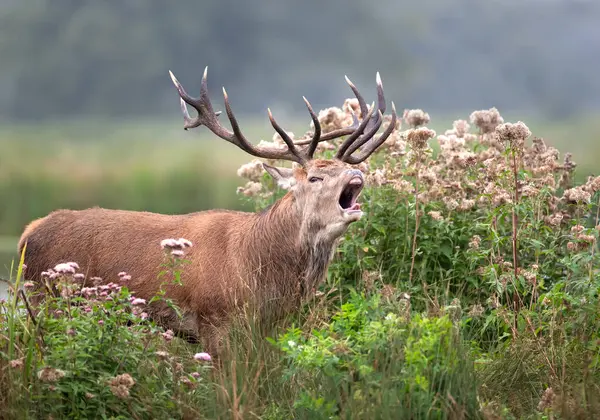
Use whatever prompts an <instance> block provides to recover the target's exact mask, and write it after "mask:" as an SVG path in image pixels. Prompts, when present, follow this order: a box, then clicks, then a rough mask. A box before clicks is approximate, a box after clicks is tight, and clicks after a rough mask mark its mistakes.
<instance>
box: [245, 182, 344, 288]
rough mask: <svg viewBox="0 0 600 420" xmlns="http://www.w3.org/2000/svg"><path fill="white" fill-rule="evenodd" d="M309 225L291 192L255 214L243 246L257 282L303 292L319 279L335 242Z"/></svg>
mask: <svg viewBox="0 0 600 420" xmlns="http://www.w3.org/2000/svg"><path fill="white" fill-rule="evenodd" d="M309 225H310V221H308V220H305V219H304V216H303V214H302V213H301V210H300V209H298V208H297V206H296V199H295V198H294V196H293V194H292V193H291V192H290V193H287V194H286V195H285V196H284V197H283V198H281V199H280V200H278V201H277V202H276V203H275V204H274V205H273V206H271V207H270V208H269V209H267V210H265V211H263V212H261V213H258V214H256V216H255V220H254V223H253V225H252V233H251V234H250V235H249V236H248V243H247V244H246V247H247V248H246V249H248V251H249V258H250V259H251V262H252V265H253V266H254V267H255V269H256V271H255V272H259V273H260V275H259V277H260V279H261V280H260V281H261V283H262V282H265V283H272V282H275V283H277V284H278V285H279V287H281V286H283V285H282V283H283V282H285V283H287V284H289V288H285V289H286V294H289V293H294V292H300V293H301V294H302V295H306V294H309V293H310V292H311V291H312V289H313V288H315V287H316V286H317V285H318V283H319V282H320V281H321V280H322V279H323V277H324V275H325V272H326V270H327V267H328V265H329V260H330V257H331V255H332V251H333V246H334V242H335V241H331V240H327V239H326V238H325V236H324V235H323V234H322V232H318V231H315V230H316V229H315V228H314V227H313V228H312V229H311V226H309ZM265 283H263V284H265ZM265 285H267V284H265ZM293 289H296V290H293Z"/></svg>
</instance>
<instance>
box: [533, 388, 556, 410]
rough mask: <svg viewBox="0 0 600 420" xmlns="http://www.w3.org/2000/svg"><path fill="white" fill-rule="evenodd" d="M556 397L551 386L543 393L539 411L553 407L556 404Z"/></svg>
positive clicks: (538, 407)
mask: <svg viewBox="0 0 600 420" xmlns="http://www.w3.org/2000/svg"><path fill="white" fill-rule="evenodd" d="M555 398H556V394H555V393H554V390H553V389H552V388H551V387H548V388H546V390H545V391H544V393H543V394H542V398H541V399H540V402H539V403H538V406H537V409H538V410H539V411H545V410H546V409H547V408H551V407H552V405H553V404H554V400H555Z"/></svg>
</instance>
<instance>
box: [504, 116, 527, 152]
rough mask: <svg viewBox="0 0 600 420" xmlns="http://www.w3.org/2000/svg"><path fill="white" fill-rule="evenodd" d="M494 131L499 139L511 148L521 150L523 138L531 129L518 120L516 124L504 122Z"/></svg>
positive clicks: (524, 138) (525, 137)
mask: <svg viewBox="0 0 600 420" xmlns="http://www.w3.org/2000/svg"><path fill="white" fill-rule="evenodd" d="M496 133H497V134H498V137H499V138H500V140H501V141H504V142H506V143H509V144H510V147H511V148H513V149H518V150H521V149H522V148H523V146H524V144H525V140H526V139H528V138H529V136H531V131H530V130H529V127H527V126H526V125H525V124H524V123H523V122H521V121H519V122H517V123H516V124H512V123H504V124H501V125H499V126H498V127H496Z"/></svg>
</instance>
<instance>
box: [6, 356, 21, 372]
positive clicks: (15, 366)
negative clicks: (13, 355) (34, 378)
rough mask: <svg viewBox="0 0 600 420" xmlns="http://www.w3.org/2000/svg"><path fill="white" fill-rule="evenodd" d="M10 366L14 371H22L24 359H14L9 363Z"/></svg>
mask: <svg viewBox="0 0 600 420" xmlns="http://www.w3.org/2000/svg"><path fill="white" fill-rule="evenodd" d="M8 364H9V366H10V367H11V368H13V369H21V368H22V367H23V358H22V357H21V358H20V359H13V360H11V361H10V362H8Z"/></svg>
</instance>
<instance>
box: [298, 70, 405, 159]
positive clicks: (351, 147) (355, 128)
mask: <svg viewBox="0 0 600 420" xmlns="http://www.w3.org/2000/svg"><path fill="white" fill-rule="evenodd" d="M345 78H346V83H348V85H350V89H352V92H353V93H354V96H356V99H357V100H358V105H359V107H360V112H361V114H362V115H363V120H362V122H361V123H360V124H359V123H358V119H357V118H356V115H354V112H352V111H350V112H351V113H352V120H353V124H352V125H351V126H350V127H346V128H341V129H338V130H334V131H330V132H329V133H327V134H324V135H322V136H321V137H320V139H319V140H318V142H321V141H327V140H333V139H336V138H339V137H343V136H346V135H348V136H349V137H348V138H347V139H346V140H345V141H344V142H343V143H342V145H341V146H340V148H339V149H338V151H337V153H336V155H335V157H336V158H337V159H340V160H342V161H344V162H347V163H350V164H353V165H355V164H357V163H360V162H362V161H364V160H365V159H367V158H368V157H369V156H370V155H371V154H373V152H375V150H377V148H379V147H380V146H381V145H382V144H383V143H384V142H385V141H386V140H387V138H388V137H389V136H390V134H392V132H393V131H394V128H395V127H396V119H397V115H396V106H395V105H394V102H392V119H391V121H390V124H389V125H388V127H387V128H386V129H385V131H384V132H383V133H382V134H381V136H380V137H379V138H377V139H374V138H373V136H374V135H375V134H376V133H377V131H378V130H379V128H380V127H381V124H382V123H383V114H384V113H385V110H386V104H385V95H384V93H383V83H382V82H381V76H380V75H379V72H377V76H376V78H375V79H376V83H377V112H376V113H375V115H373V114H374V111H375V108H374V105H375V104H374V103H373V104H371V109H370V110H368V109H369V108H368V107H367V104H366V102H365V100H364V98H363V96H362V95H361V94H360V92H359V91H358V89H357V88H356V86H355V85H354V83H352V82H351V81H350V79H349V78H348V76H345ZM313 121H314V119H313ZM317 131H318V132H319V133H320V132H321V127H320V126H319V127H318V129H317V124H316V123H315V135H316V133H317ZM314 138H315V137H314V136H313V139H311V140H300V141H297V142H295V144H296V145H304V144H308V143H309V142H310V144H312V143H313V141H314ZM318 142H317V143H318ZM363 146H364V148H363V150H361V151H360V152H359V153H358V155H356V156H352V154H353V153H354V152H355V151H356V150H358V149H359V148H361V147H363ZM315 148H316V144H315Z"/></svg>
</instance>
